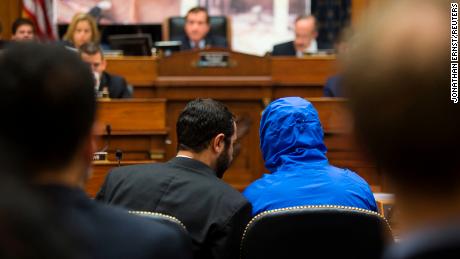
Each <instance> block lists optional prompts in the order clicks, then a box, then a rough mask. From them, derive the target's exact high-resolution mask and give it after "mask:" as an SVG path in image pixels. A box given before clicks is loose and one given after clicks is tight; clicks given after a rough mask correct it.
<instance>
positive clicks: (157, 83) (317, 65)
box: [107, 49, 336, 102]
mask: <svg viewBox="0 0 460 259" xmlns="http://www.w3.org/2000/svg"><path fill="white" fill-rule="evenodd" d="M207 51H208V50H207ZM209 51H226V50H222V49H214V50H209ZM200 52H201V51H186V52H180V53H175V54H173V55H172V56H170V57H165V58H161V59H157V58H151V57H108V58H107V71H108V72H110V73H114V74H117V75H121V76H124V77H125V78H126V79H127V81H128V83H130V84H131V85H133V86H134V87H135V90H134V97H136V98H155V97H164V95H165V94H164V89H163V88H164V87H177V88H179V87H180V86H184V85H194V86H196V87H197V86H201V87H202V88H200V89H196V90H197V91H198V92H196V93H195V95H194V96H203V95H206V92H207V91H208V90H209V87H221V88H220V89H223V90H222V93H221V94H220V96H222V97H234V98H237V97H239V96H241V98H246V99H251V98H253V96H257V97H258V99H260V100H263V99H266V100H272V99H275V98H280V97H284V96H307V97H320V96H322V87H323V86H324V84H325V82H326V79H327V78H328V77H329V76H331V75H334V74H335V73H336V66H335V63H336V60H335V56H324V57H306V58H293V57H273V58H270V57H257V56H252V55H247V54H242V53H237V52H232V51H226V52H228V53H229V54H230V67H229V68H199V67H197V66H196V63H197V61H198V59H199V53H200ZM225 88H227V89H225ZM228 88H229V89H228ZM254 88H255V89H254ZM259 88H262V89H259ZM188 89H190V88H188ZM177 90H178V91H195V90H187V89H183V88H181V89H177ZM228 91H230V92H228ZM254 91H255V92H254ZM173 92H174V91H169V94H172V93H173ZM226 93H227V94H226ZM187 95H189V94H187ZM266 102H268V101H266Z"/></svg>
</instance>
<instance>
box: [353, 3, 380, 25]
mask: <svg viewBox="0 0 460 259" xmlns="http://www.w3.org/2000/svg"><path fill="white" fill-rule="evenodd" d="M374 1H375V0H374ZM370 2H371V0H352V1H351V23H352V24H353V25H356V24H357V23H358V21H359V19H360V17H361V16H362V14H363V13H364V12H365V10H366V9H367V8H368V7H369V4H370Z"/></svg>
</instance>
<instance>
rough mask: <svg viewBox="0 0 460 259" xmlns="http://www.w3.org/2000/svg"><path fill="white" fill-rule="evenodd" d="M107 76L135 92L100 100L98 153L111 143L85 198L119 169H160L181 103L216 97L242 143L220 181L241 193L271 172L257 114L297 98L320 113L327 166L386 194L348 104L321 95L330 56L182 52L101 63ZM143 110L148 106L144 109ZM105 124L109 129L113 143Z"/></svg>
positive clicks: (172, 146)
mask: <svg viewBox="0 0 460 259" xmlns="http://www.w3.org/2000/svg"><path fill="white" fill-rule="evenodd" d="M106 59H107V71H108V72H109V73H113V74H117V75H121V76H124V77H125V78H126V79H127V81H128V83H129V84H131V85H132V86H133V87H134V98H133V99H126V100H101V101H99V103H100V105H99V111H100V112H99V113H98V115H99V116H98V123H99V128H98V136H99V142H98V147H103V146H104V144H105V145H107V140H108V139H110V144H109V148H108V151H109V156H108V160H107V161H102V162H101V161H98V162H95V163H94V166H93V172H94V174H93V177H92V178H91V179H90V183H89V184H88V185H87V191H88V193H89V194H90V195H91V196H92V195H94V194H95V193H96V192H97V190H98V188H99V186H100V184H101V183H102V181H103V178H104V177H105V175H106V174H107V172H108V171H109V170H110V169H111V168H113V167H116V166H118V162H116V160H115V158H114V153H115V151H116V149H121V150H122V151H123V154H124V155H123V159H122V161H121V162H120V165H132V164H141V163H152V162H153V163H154V162H163V161H167V160H168V159H170V158H172V157H174V155H175V154H176V147H177V138H176V132H175V124H176V120H177V118H178V116H179V114H180V112H181V111H182V109H183V108H184V106H185V104H186V103H187V102H188V101H190V100H193V99H195V98H213V99H216V100H219V101H222V102H223V103H225V104H226V105H227V106H228V107H229V109H230V110H231V111H232V112H233V113H234V114H235V116H236V119H237V124H238V128H239V129H240V130H241V132H240V133H241V136H239V138H238V145H239V147H240V148H239V152H238V154H237V155H236V157H235V159H234V162H233V163H232V165H231V167H230V168H229V170H228V171H227V172H226V174H225V175H224V178H223V179H224V181H226V182H228V183H229V184H231V185H232V186H233V187H235V188H237V189H238V190H243V189H244V188H245V187H246V186H247V185H248V184H249V183H251V182H252V181H254V180H256V179H258V178H259V177H261V175H262V174H263V173H268V171H267V170H266V169H265V167H264V163H263V159H262V155H261V152H260V149H259V135H258V126H259V122H260V118H261V114H262V112H263V109H264V107H265V106H266V105H268V104H269V103H270V102H271V101H272V100H274V99H277V98H280V97H284V96H301V97H303V98H306V99H307V100H309V101H311V102H312V103H313V105H314V106H315V107H316V109H317V110H318V113H319V116H320V120H321V122H322V125H323V129H324V138H325V143H326V146H327V148H328V153H327V156H328V159H329V161H330V163H331V164H333V165H336V166H339V167H345V168H349V169H351V170H353V171H355V172H357V173H358V174H359V175H361V176H362V177H363V178H364V179H366V180H367V181H368V183H369V184H370V185H371V186H372V187H374V189H375V190H376V191H385V190H387V187H388V186H387V184H386V181H385V179H384V177H383V176H382V174H381V170H379V168H378V167H377V166H376V165H375V163H373V162H372V161H370V160H369V159H368V158H367V157H366V156H365V155H364V153H363V152H362V151H361V150H359V148H358V145H357V144H356V143H354V141H353V139H354V138H353V131H352V127H351V125H350V124H349V119H348V118H349V113H348V108H347V105H346V104H347V101H346V100H345V99H340V98H324V97H321V96H322V89H323V87H324V84H325V82H326V80H327V78H328V77H329V76H332V75H334V74H336V73H337V65H336V63H337V61H336V59H335V57H334V56H312V57H305V58H291V57H273V58H271V57H258V56H252V55H248V54H243V53H238V52H233V51H228V50H223V49H211V50H206V51H187V52H180V53H175V54H173V55H172V56H169V57H162V58H157V57H106ZM142 106H146V107H144V108H142ZM107 125H112V132H111V134H110V137H109V136H108V134H107V130H106V128H107Z"/></svg>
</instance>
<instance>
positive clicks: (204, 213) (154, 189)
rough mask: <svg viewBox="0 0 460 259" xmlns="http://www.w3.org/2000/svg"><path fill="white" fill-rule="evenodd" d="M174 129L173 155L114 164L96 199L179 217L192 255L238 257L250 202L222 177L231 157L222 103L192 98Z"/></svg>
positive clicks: (231, 127)
mask: <svg viewBox="0 0 460 259" xmlns="http://www.w3.org/2000/svg"><path fill="white" fill-rule="evenodd" d="M176 129H177V140H178V149H179V152H178V153H177V156H176V157H175V158H173V159H171V160H170V161H169V162H167V163H153V164H149V165H135V166H127V167H119V168H117V169H114V170H113V171H111V172H110V173H109V174H108V175H107V177H106V179H105V182H104V184H103V186H102V188H101V190H100V191H99V193H98V194H97V196H96V199H97V200H100V201H103V202H106V203H109V204H115V205H121V206H124V207H126V208H129V209H134V210H143V211H155V212H161V213H165V214H168V215H171V216H174V217H176V218H178V219H179V220H180V221H182V222H183V223H184V224H185V226H186V227H187V230H188V231H189V233H190V235H191V237H192V240H193V246H194V247H193V250H194V258H238V257H239V247H240V240H241V236H242V234H243V231H244V228H245V227H246V224H247V223H248V222H249V220H250V219H251V205H250V204H249V202H248V201H247V200H246V199H245V198H244V197H243V195H241V193H239V192H238V191H237V190H235V189H233V188H232V187H231V186H230V185H228V184H227V183H225V182H224V181H222V179H221V178H222V176H223V175H224V172H225V171H226V169H227V168H228V167H229V166H230V163H231V161H232V154H233V144H234V142H235V139H236V126H235V122H234V120H233V115H232V114H231V113H230V111H229V110H228V109H227V107H225V106H224V105H223V104H222V103H219V102H217V101H214V100H211V99H197V100H194V101H191V102H189V103H188V104H187V106H186V107H185V109H184V110H183V111H182V113H181V114H180V116H179V119H178V121H177V125H176Z"/></svg>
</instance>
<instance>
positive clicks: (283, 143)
mask: <svg viewBox="0 0 460 259" xmlns="http://www.w3.org/2000/svg"><path fill="white" fill-rule="evenodd" d="M260 148H261V149H262V155H263V158H264V160H265V167H266V168H267V169H268V170H269V171H270V172H271V174H265V175H264V176H263V177H262V178H260V179H258V180H256V181H255V182H253V183H252V184H251V185H249V186H248V187H247V189H246V190H245V191H244V193H243V194H244V196H246V198H247V199H248V200H249V201H250V202H251V204H252V208H253V211H252V212H253V214H254V215H256V214H258V213H260V212H263V211H266V210H271V209H278V208H285V207H291V206H300V205H343V206H353V207H358V208H363V209H368V210H373V211H377V206H376V204H375V200H374V196H373V194H372V192H371V190H370V188H369V185H368V184H367V183H366V181H364V180H363V179H362V178H361V177H359V176H358V175H357V174H356V173H354V172H352V171H350V170H348V169H340V168H337V167H334V166H332V165H330V164H329V162H328V160H327V158H326V151H327V149H326V146H325V145H324V142H323V129H322V127H321V123H320V121H319V118H318V113H317V112H316V110H315V108H314V107H313V105H312V104H311V103H310V102H308V101H306V100H304V99H302V98H299V97H287V98H281V99H278V100H276V101H274V102H272V103H271V104H270V105H269V106H268V107H267V108H266V109H265V111H264V112H263V114H262V119H261V121H260Z"/></svg>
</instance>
